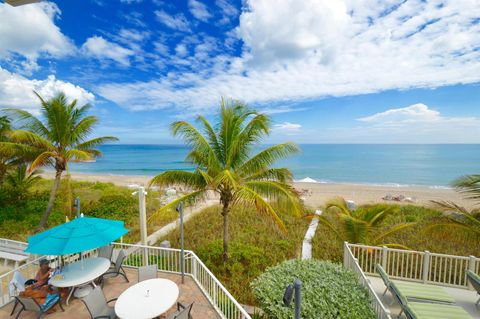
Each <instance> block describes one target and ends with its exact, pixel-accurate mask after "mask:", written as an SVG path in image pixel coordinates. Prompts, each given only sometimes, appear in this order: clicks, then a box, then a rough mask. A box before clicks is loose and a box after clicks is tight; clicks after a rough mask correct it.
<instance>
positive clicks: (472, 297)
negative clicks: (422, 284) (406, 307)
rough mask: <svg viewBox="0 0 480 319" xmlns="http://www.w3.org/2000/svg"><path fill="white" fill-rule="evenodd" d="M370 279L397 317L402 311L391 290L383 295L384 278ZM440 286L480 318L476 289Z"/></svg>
mask: <svg viewBox="0 0 480 319" xmlns="http://www.w3.org/2000/svg"><path fill="white" fill-rule="evenodd" d="M368 279H370V283H371V284H372V287H373V290H375V292H376V293H377V295H378V296H379V297H380V299H381V300H382V303H383V304H384V306H385V307H388V308H389V309H390V313H391V314H392V318H397V315H398V314H399V313H400V306H399V304H398V303H397V302H396V301H393V296H392V295H391V293H390V292H387V293H386V294H385V296H382V294H383V292H384V291H385V284H384V283H383V281H382V279H380V277H373V276H369V277H368ZM439 287H442V288H443V289H444V290H445V291H446V292H447V293H448V294H449V295H450V296H452V297H453V298H454V299H455V305H456V306H460V307H462V308H463V309H465V311H467V312H468V313H469V314H470V316H472V318H480V309H477V307H475V302H476V301H477V299H478V297H477V293H476V292H475V291H473V290H467V289H460V288H451V287H443V286H439ZM392 302H393V303H392ZM401 318H405V315H404V314H402V317H401Z"/></svg>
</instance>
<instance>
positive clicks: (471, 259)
mask: <svg viewBox="0 0 480 319" xmlns="http://www.w3.org/2000/svg"><path fill="white" fill-rule="evenodd" d="M475 259H476V258H475V256H469V258H468V270H470V271H473V272H475ZM465 275H466V274H465ZM467 285H468V289H470V290H473V286H472V284H471V283H470V282H469V281H468V280H467Z"/></svg>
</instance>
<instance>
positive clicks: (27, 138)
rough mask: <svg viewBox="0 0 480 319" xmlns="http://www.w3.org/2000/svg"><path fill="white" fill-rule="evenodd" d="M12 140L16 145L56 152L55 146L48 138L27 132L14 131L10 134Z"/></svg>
mask: <svg viewBox="0 0 480 319" xmlns="http://www.w3.org/2000/svg"><path fill="white" fill-rule="evenodd" d="M9 137H10V139H11V140H12V141H13V142H16V143H23V144H27V145H31V146H33V147H36V148H39V149H44V150H49V151H54V150H55V146H54V145H53V144H52V143H51V142H50V141H49V140H47V139H46V138H44V137H42V136H40V135H38V134H36V133H34V132H30V131H26V130H14V131H11V132H10V134H9Z"/></svg>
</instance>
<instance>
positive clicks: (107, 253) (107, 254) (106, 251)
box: [98, 245, 113, 262]
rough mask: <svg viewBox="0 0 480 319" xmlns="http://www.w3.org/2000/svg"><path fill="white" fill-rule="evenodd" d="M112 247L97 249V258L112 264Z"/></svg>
mask: <svg viewBox="0 0 480 319" xmlns="http://www.w3.org/2000/svg"><path fill="white" fill-rule="evenodd" d="M112 255H113V245H107V246H103V247H100V248H99V249H98V257H102V258H107V259H108V260H110V262H112Z"/></svg>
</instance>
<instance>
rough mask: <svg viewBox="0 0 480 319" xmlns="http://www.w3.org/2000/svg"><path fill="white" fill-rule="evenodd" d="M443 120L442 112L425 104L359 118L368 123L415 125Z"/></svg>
mask: <svg viewBox="0 0 480 319" xmlns="http://www.w3.org/2000/svg"><path fill="white" fill-rule="evenodd" d="M441 119H442V117H441V116H440V112H438V111H435V110H432V109H430V108H428V106H426V105H425V104H423V103H417V104H413V105H410V106H407V107H403V108H398V109H390V110H387V111H385V112H381V113H376V114H373V115H370V116H366V117H362V118H359V119H358V120H359V121H361V122H367V123H382V124H385V123H402V124H404V123H414V122H426V123H428V122H438V121H440V120H441Z"/></svg>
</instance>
